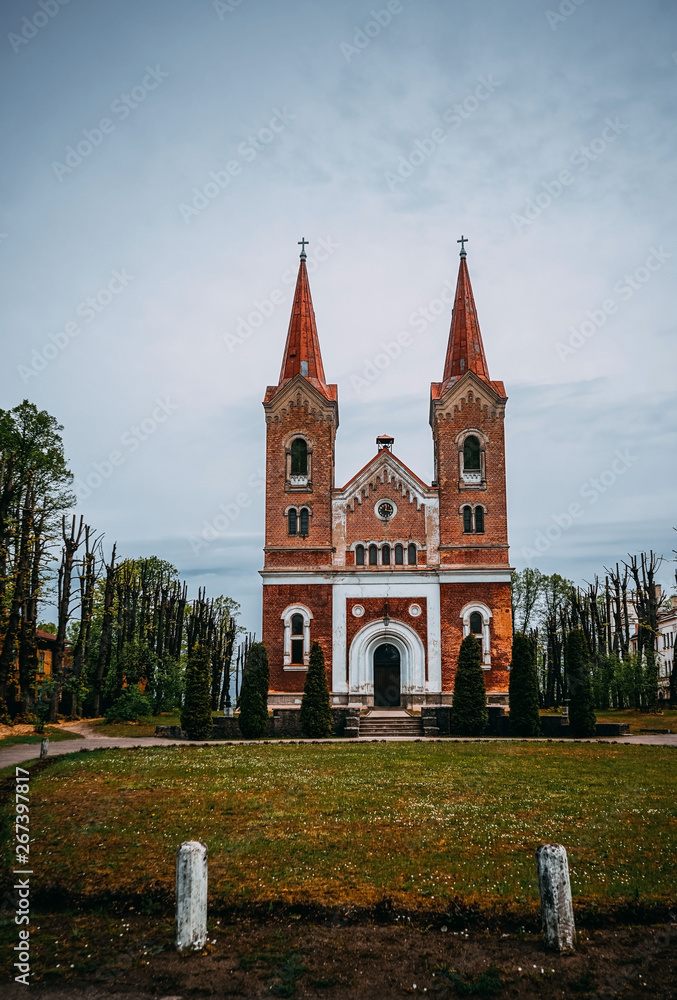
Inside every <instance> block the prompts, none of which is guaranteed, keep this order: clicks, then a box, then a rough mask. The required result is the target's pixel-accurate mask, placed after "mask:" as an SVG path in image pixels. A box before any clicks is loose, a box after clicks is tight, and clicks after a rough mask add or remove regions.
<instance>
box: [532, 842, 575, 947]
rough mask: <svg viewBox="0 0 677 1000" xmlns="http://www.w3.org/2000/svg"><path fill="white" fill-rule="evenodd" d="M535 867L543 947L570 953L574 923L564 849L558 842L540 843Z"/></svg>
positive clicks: (573, 942) (573, 943) (573, 939)
mask: <svg viewBox="0 0 677 1000" xmlns="http://www.w3.org/2000/svg"><path fill="white" fill-rule="evenodd" d="M536 867H537V869H538V889H539V892H540V894H541V916H542V919H543V940H544V941H545V946H546V948H552V949H553V950H555V951H559V952H562V953H565V954H566V953H567V952H568V953H571V952H574V951H575V950H576V926H575V924H574V907H573V903H572V900H571V883H570V882H569V863H568V861H567V852H566V851H565V849H564V848H563V847H562V845H561V844H541V846H540V847H539V848H538V849H537V850H536Z"/></svg>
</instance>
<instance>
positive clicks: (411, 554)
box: [407, 542, 416, 566]
mask: <svg viewBox="0 0 677 1000" xmlns="http://www.w3.org/2000/svg"><path fill="white" fill-rule="evenodd" d="M407 556H408V560H409V565H410V566H415V565H416V546H415V545H414V543H413V542H410V544H409V551H408V553H407Z"/></svg>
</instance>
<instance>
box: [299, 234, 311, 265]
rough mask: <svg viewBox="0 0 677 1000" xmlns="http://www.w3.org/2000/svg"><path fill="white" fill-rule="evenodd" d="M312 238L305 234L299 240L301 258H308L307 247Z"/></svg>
mask: <svg viewBox="0 0 677 1000" xmlns="http://www.w3.org/2000/svg"><path fill="white" fill-rule="evenodd" d="M309 243H310V240H307V239H306V238H305V236H304V237H303V239H301V240H299V246H300V247H301V260H305V259H306V247H307V246H308V245H309Z"/></svg>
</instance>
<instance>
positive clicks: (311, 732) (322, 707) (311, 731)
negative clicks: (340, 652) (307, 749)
mask: <svg viewBox="0 0 677 1000" xmlns="http://www.w3.org/2000/svg"><path fill="white" fill-rule="evenodd" d="M300 722H301V732H302V733H303V735H304V736H305V737H307V738H308V739H313V740H322V739H326V737H328V736H331V725H332V714H331V706H330V704H329V688H328V687H327V671H326V668H325V665H324V651H323V649H322V646H320V644H319V642H314V643H313V645H312V648H311V650H310V660H309V662H308V673H307V674H306V683H305V685H304V687H303V701H302V702H301V719H300Z"/></svg>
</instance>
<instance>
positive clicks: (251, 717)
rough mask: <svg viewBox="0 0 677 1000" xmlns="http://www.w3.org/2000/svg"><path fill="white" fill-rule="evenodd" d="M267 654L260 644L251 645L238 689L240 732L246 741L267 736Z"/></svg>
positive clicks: (268, 678) (268, 675)
mask: <svg viewBox="0 0 677 1000" xmlns="http://www.w3.org/2000/svg"><path fill="white" fill-rule="evenodd" d="M269 682H270V673H269V670H268V652H267V650H266V647H265V646H264V644H263V643H262V642H254V643H252V645H251V647H250V649H249V656H248V657H247V666H246V669H245V671H244V674H243V675H242V688H241V689H240V732H241V733H242V735H243V736H244V738H245V739H246V740H260V739H263V737H265V736H267V735H268V685H269Z"/></svg>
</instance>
